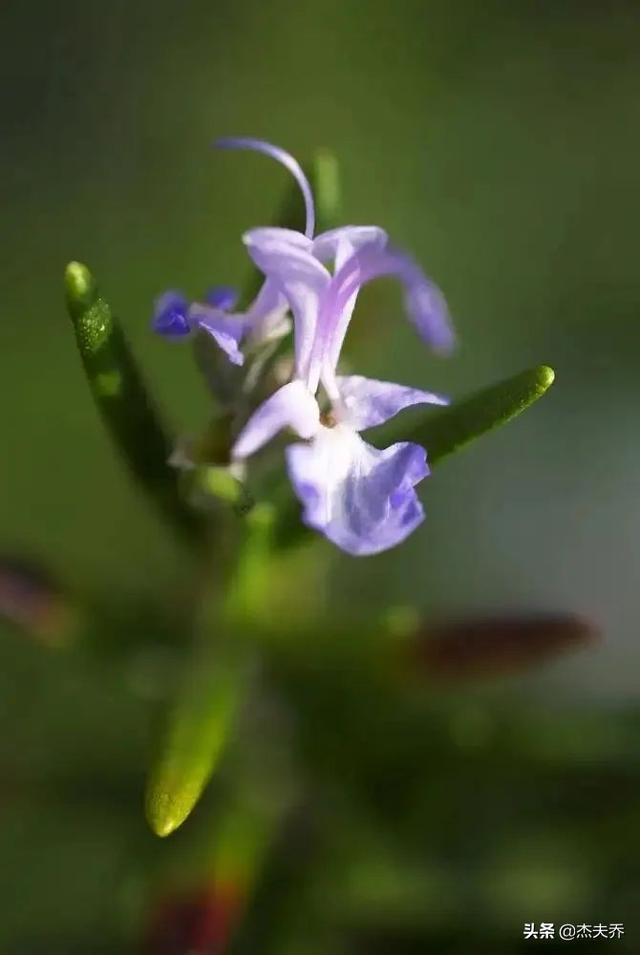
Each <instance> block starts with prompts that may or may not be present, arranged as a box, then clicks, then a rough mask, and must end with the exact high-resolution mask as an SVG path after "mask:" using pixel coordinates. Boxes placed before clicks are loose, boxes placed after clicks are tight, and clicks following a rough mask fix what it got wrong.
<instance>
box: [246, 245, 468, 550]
mask: <svg viewBox="0 0 640 955" xmlns="http://www.w3.org/2000/svg"><path fill="white" fill-rule="evenodd" d="M244 240H245V244H246V245H247V248H248V250H249V254H250V255H251V257H252V259H253V261H254V262H255V263H256V265H257V266H258V268H259V269H260V270H261V271H262V272H263V274H264V275H265V276H266V279H267V282H268V283H272V284H273V286H274V287H275V288H277V289H278V290H279V291H280V293H281V294H282V295H283V296H284V297H285V299H286V300H287V302H288V304H289V307H290V309H291V312H292V314H293V316H294V331H295V335H294V345H295V370H294V377H293V380H292V381H290V382H288V383H287V384H286V385H284V386H283V387H282V388H280V389H278V391H276V392H275V393H274V394H273V395H271V397H270V398H268V399H267V400H266V401H265V402H264V403H263V404H262V405H261V406H260V407H259V408H258V409H257V410H256V411H255V412H254V414H253V415H252V416H251V417H250V419H249V421H248V422H247V423H246V425H245V427H244V428H243V429H242V431H241V433H240V434H239V436H238V438H237V440H236V443H235V445H234V449H233V456H234V458H235V459H236V460H237V461H242V460H244V459H246V458H247V457H249V456H250V455H251V454H253V453H254V452H255V451H257V450H258V449H259V448H261V447H262V446H263V445H264V444H265V443H266V442H268V441H269V440H270V439H271V438H272V437H274V435H275V434H277V433H278V432H279V431H281V430H282V429H283V428H285V427H289V428H292V429H293V430H294V431H295V432H296V433H297V434H298V435H299V437H301V438H303V439H305V441H306V442H308V443H304V444H302V443H295V444H292V445H290V446H289V447H288V448H287V450H286V456H287V466H288V471H289V477H290V480H291V483H292V485H293V488H294V491H295V492H296V494H297V496H298V498H299V499H300V501H301V502H302V504H303V520H304V521H305V523H306V524H308V525H309V526H310V527H313V528H314V529H316V530H318V531H320V532H321V533H323V534H324V535H325V536H326V537H327V538H328V539H329V540H331V541H333V542H334V543H335V544H337V545H338V546H339V547H340V548H342V549H343V550H345V551H347V552H348V553H350V554H356V555H364V554H375V553H378V552H380V551H383V550H386V549H388V548H390V547H393V546H395V545H396V544H399V543H400V542H401V541H403V540H404V539H405V538H406V537H407V536H408V535H409V534H410V533H411V532H412V531H413V530H414V529H415V528H416V527H417V526H418V524H420V523H421V521H422V520H423V519H424V511H423V508H422V505H421V504H420V501H419V500H418V497H417V495H416V492H415V490H414V488H415V485H416V484H418V482H419V481H421V480H422V479H423V478H424V477H426V476H427V474H428V473H429V472H428V468H427V463H426V452H425V451H424V449H423V448H421V447H420V446H419V445H417V444H412V443H409V442H400V443H398V444H394V445H391V447H388V448H385V449H384V450H379V449H378V448H375V447H372V446H371V445H370V444H368V443H367V442H366V441H364V440H363V438H362V437H361V436H360V432H361V431H364V430H366V429H368V428H371V427H374V426H376V425H379V424H382V423H384V422H385V421H388V420H389V419H390V418H392V417H394V416H395V415H396V414H398V412H400V411H402V410H403V409H404V408H407V407H409V406H411V405H415V404H423V403H431V404H446V399H444V398H442V397H440V396H438V395H434V394H431V393H429V392H425V391H420V390H418V389H415V388H408V387H405V386H403V385H397V384H393V383H390V382H384V381H376V380H373V379H368V378H363V377H361V376H357V375H356V376H349V377H341V376H338V375H337V373H336V370H337V365H338V360H339V357H340V351H341V349H342V344H343V342H344V338H345V335H346V332H347V328H348V325H349V322H350V320H351V316H352V314H353V310H354V307H355V303H356V299H357V295H358V292H359V290H360V288H361V287H362V285H364V284H365V283H366V282H368V281H370V280H372V279H374V278H376V277H378V276H383V275H395V276H397V277H398V278H399V279H400V280H401V282H402V283H403V285H404V287H405V297H406V303H407V307H408V311H409V315H410V317H411V319H412V321H413V322H414V324H415V325H416V327H417V329H418V331H419V332H420V333H421V335H422V337H424V338H425V339H426V340H428V341H430V342H431V343H432V344H433V345H434V346H435V347H439V348H446V347H449V346H450V345H451V344H452V334H451V331H450V325H449V321H448V316H447V312H446V307H445V305H444V301H443V299H442V296H441V295H440V293H439V292H438V291H437V289H436V288H435V287H434V286H433V285H432V284H431V283H430V282H429V281H428V279H426V277H425V276H424V275H423V273H422V272H421V271H420V269H419V268H418V266H417V265H416V264H415V263H414V262H413V261H412V260H411V259H409V257H408V256H406V255H405V254H403V253H400V252H398V251H396V250H393V249H390V248H389V246H388V239H387V235H386V233H385V232H384V231H383V230H382V229H379V228H377V227H374V226H364V227H356V226H347V227H344V228H341V229H335V230H333V231H332V232H327V233H324V234H323V235H320V236H318V237H317V238H316V239H315V240H312V239H311V238H310V237H309V236H303V235H301V234H299V233H295V232H290V231H288V230H285V229H254V230H252V231H251V232H248V233H247V234H246V235H245V237H244ZM331 260H333V266H334V272H333V274H332V273H331V272H329V270H328V269H327V268H326V266H325V265H324V264H323V263H324V262H326V261H331ZM320 389H321V390H322V392H323V393H324V396H325V397H326V399H327V407H326V408H325V410H324V411H323V410H322V409H321V405H320V404H319V402H318V399H317V397H316V396H317V394H318V392H319V390H320ZM323 407H324V402H323Z"/></svg>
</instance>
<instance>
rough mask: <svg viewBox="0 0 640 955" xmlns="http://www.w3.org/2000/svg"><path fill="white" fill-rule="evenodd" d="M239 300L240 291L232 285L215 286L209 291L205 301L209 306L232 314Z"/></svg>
mask: <svg viewBox="0 0 640 955" xmlns="http://www.w3.org/2000/svg"><path fill="white" fill-rule="evenodd" d="M238 298H239V295H238V290H237V289H236V288H232V286H231V285H214V286H213V288H210V289H209V290H208V291H207V294H206V295H205V297H204V300H205V302H206V303H207V305H213V307H214V308H221V309H222V310H223V311H225V312H230V311H231V309H232V308H235V305H236V303H237V301H238Z"/></svg>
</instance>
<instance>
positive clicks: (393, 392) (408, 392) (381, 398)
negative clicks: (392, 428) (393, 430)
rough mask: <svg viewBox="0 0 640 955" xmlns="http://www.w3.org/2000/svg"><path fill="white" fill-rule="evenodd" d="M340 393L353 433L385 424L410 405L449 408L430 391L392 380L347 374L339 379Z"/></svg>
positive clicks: (346, 422)
mask: <svg viewBox="0 0 640 955" xmlns="http://www.w3.org/2000/svg"><path fill="white" fill-rule="evenodd" d="M336 382H337V385H338V390H339V392H340V403H341V407H342V412H343V415H342V416H341V417H342V420H343V421H344V423H345V424H348V425H349V427H351V428H353V429H354V431H364V430H365V428H373V427H375V426H376V425H378V424H384V422H385V421H389V419H390V418H393V417H395V415H397V414H398V413H399V412H400V411H403V410H404V409H405V408H409V407H411V405H421V404H430V405H446V404H448V403H449V402H448V399H447V398H444V397H443V396H442V395H436V394H433V392H431V391H420V389H418V388H408V387H407V386H406V385H397V384H395V383H394V382H390V381H378V380H376V379H375V378H364V377H363V376H362V375H348V376H342V377H338V378H337V379H336Z"/></svg>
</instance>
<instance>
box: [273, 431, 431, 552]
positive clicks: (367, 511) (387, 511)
mask: <svg viewBox="0 0 640 955" xmlns="http://www.w3.org/2000/svg"><path fill="white" fill-rule="evenodd" d="M286 454H287V465H288V470H289V477H290V479H291V483H292V484H293V488H294V490H295V492H296V494H297V496H298V497H299V499H300V500H301V502H302V504H303V505H304V512H303V520H304V522H305V523H306V524H307V525H309V526H310V527H313V528H315V529H316V530H318V531H320V532H321V533H322V534H324V535H325V537H327V538H328V539H329V540H331V541H333V543H334V544H337V545H338V547H340V548H341V549H342V550H344V551H346V552H347V553H349V554H354V555H365V554H377V553H379V552H380V551H383V550H387V549H388V548H390V547H395V545H396V544H399V543H401V541H403V540H404V539H405V538H406V537H407V536H408V535H409V534H410V533H411V532H412V531H413V530H415V528H416V527H417V526H418V524H420V523H421V521H422V520H423V519H424V511H423V508H422V505H421V504H420V501H419V500H418V497H417V495H416V493H415V491H414V485H415V484H417V483H418V482H419V481H421V480H422V479H423V478H424V477H426V475H427V474H428V473H429V472H428V468H427V464H426V453H425V451H424V449H423V448H421V447H420V446H419V445H417V444H411V443H409V442H402V443H399V444H393V445H391V446H390V447H388V448H385V449H384V450H382V451H380V450H378V449H377V448H374V447H372V446H371V445H370V444H367V443H366V442H365V441H363V440H362V438H361V437H360V436H359V435H358V434H357V433H356V432H355V431H353V430H352V429H351V428H348V427H346V426H345V425H338V426H336V427H335V428H325V427H321V428H320V429H319V430H318V433H317V434H316V436H315V438H314V439H313V440H312V442H311V443H310V444H293V445H289V447H288V448H287V449H286Z"/></svg>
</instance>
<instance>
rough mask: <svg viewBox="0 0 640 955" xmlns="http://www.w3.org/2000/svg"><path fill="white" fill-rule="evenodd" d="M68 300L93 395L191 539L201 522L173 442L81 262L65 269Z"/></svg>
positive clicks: (120, 444)
mask: <svg viewBox="0 0 640 955" xmlns="http://www.w3.org/2000/svg"><path fill="white" fill-rule="evenodd" d="M65 284H66V293H67V306H68V310H69V315H70V316H71V321H72V323H73V328H74V331H75V335H76V342H77V345H78V350H79V352H80V357H81V359H82V363H83V365H84V369H85V372H86V374H87V378H88V381H89V386H90V388H91V391H92V394H93V397H94V400H95V402H96V405H97V407H98V410H99V412H100V414H101V416H102V420H103V422H104V424H105V426H106V428H107V430H108V431H109V433H110V435H111V437H112V439H113V441H114V443H115V445H116V447H117V448H118V450H119V451H120V453H121V454H122V456H123V457H124V459H125V461H126V463H127V465H128V467H129V469H130V471H131V473H132V474H133V476H134V477H135V479H136V480H137V482H138V483H139V485H140V486H141V487H142V488H143V490H144V492H145V493H146V494H147V495H148V496H149V497H150V498H151V499H152V500H153V501H154V502H155V503H156V505H157V506H158V507H159V509H160V510H161V512H162V513H163V515H164V516H165V517H167V518H168V519H169V520H170V521H171V522H172V523H173V525H174V526H175V527H176V528H177V529H179V531H180V532H181V533H182V534H186V535H187V536H188V537H189V539H190V540H191V541H192V542H194V543H195V542H197V541H200V540H201V539H202V524H201V523H200V522H199V521H198V519H197V518H196V516H195V515H194V514H193V512H192V511H190V510H189V509H188V508H187V506H186V504H185V503H184V502H183V500H182V497H181V494H180V491H179V484H178V472H177V471H176V470H175V469H174V468H171V467H170V466H169V465H168V464H167V461H168V459H169V456H170V454H171V452H172V450H173V443H172V441H171V439H170V437H169V435H168V434H167V432H166V431H165V429H164V427H163V425H162V423H161V421H160V419H159V417H158V414H157V411H156V409H155V407H154V405H153V402H152V400H151V398H150V396H149V393H148V391H147V389H146V387H145V384H144V382H143V380H142V376H141V374H140V371H139V369H138V366H137V363H136V360H135V358H134V357H133V354H132V352H131V349H130V348H129V345H128V343H127V341H126V339H125V336H124V334H123V331H122V328H121V327H120V324H119V323H118V321H117V319H116V318H115V317H114V315H113V313H112V311H111V308H110V307H109V305H108V304H107V302H106V301H105V300H104V299H103V298H102V297H101V296H100V295H99V293H98V290H97V287H96V284H95V281H94V279H93V276H92V275H91V273H90V272H89V270H88V268H87V267H86V266H84V265H82V264H81V263H79V262H70V263H69V265H68V266H67V269H66V273H65Z"/></svg>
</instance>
